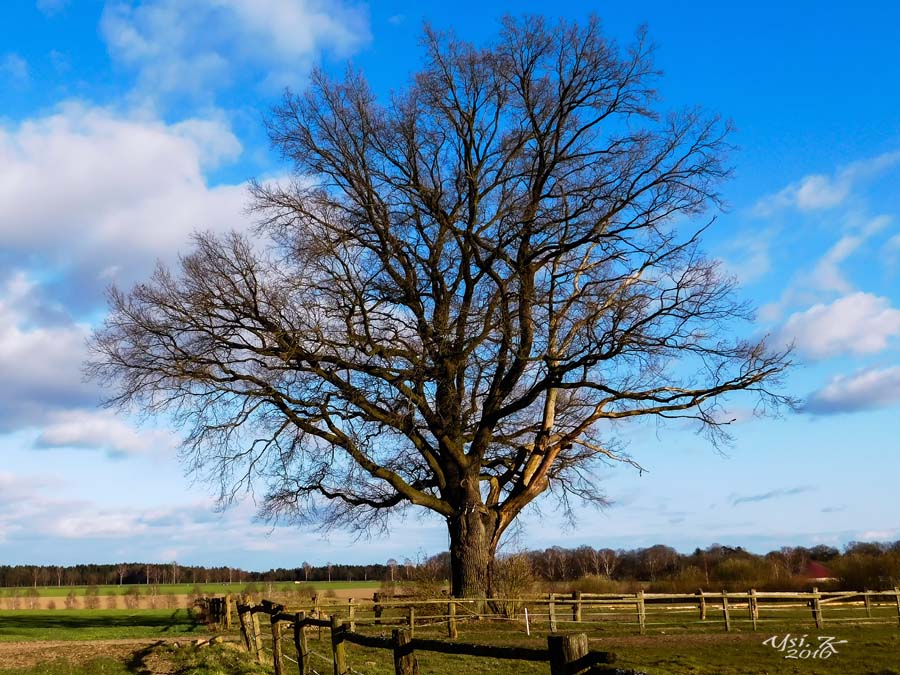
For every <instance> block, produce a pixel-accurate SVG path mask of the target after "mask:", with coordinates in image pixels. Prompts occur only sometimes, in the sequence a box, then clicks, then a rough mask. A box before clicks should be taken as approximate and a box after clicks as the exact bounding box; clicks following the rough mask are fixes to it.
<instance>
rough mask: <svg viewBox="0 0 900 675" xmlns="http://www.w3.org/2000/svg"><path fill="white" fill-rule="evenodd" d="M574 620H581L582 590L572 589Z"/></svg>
mask: <svg viewBox="0 0 900 675" xmlns="http://www.w3.org/2000/svg"><path fill="white" fill-rule="evenodd" d="M572 600H574V601H575V603H574V604H573V605H572V621H581V591H572Z"/></svg>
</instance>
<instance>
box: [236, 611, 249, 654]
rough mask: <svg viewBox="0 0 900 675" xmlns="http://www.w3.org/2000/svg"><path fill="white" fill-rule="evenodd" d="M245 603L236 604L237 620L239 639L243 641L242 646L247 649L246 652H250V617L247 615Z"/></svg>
mask: <svg viewBox="0 0 900 675" xmlns="http://www.w3.org/2000/svg"><path fill="white" fill-rule="evenodd" d="M247 609H248V608H247V605H238V606H237V611H238V622H239V623H240V625H241V639H242V640H243V642H244V647H245V648H246V649H247V652H248V653H249V652H250V626H249V622H250V619H249V617H248V616H247Z"/></svg>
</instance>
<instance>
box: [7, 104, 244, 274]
mask: <svg viewBox="0 0 900 675" xmlns="http://www.w3.org/2000/svg"><path fill="white" fill-rule="evenodd" d="M239 152H240V143H239V142H238V141H237V139H236V138H235V137H234V135H233V134H232V133H231V131H230V130H229V129H228V128H227V126H225V125H224V124H223V123H221V122H218V121H210V120H199V119H189V120H185V121H182V122H180V123H178V124H174V125H166V124H164V123H162V122H159V121H158V120H154V119H145V118H143V117H140V116H128V115H117V114H115V113H114V112H112V111H110V110H107V109H104V108H96V107H88V106H85V105H82V104H79V103H67V104H64V105H62V106H60V107H59V109H58V110H57V111H56V112H54V113H53V114H50V115H47V116H45V117H41V118H37V119H33V120H29V121H26V122H23V123H21V124H20V125H18V126H17V127H13V128H11V129H0V247H2V248H3V249H6V250H8V251H12V252H16V253H19V254H21V255H29V254H33V253H38V254H39V255H40V256H41V258H42V259H43V260H44V261H45V263H47V264H51V265H53V264H60V265H64V266H66V267H67V268H69V272H70V273H74V274H78V273H79V270H81V273H82V274H83V275H86V276H90V277H92V278H93V279H94V281H95V282H96V283H97V286H98V287H99V286H103V285H105V284H106V283H107V281H108V279H107V278H104V279H100V278H99V277H101V276H103V275H102V273H103V272H104V271H107V272H108V271H109V270H110V269H112V268H113V267H118V268H119V269H120V270H124V271H125V272H126V276H125V278H124V279H123V278H122V276H119V277H118V280H119V281H123V282H125V283H129V282H131V281H133V280H135V279H138V278H141V277H143V276H145V275H146V274H147V272H148V271H149V269H150V267H151V265H152V262H153V260H154V258H157V257H158V258H162V259H164V260H171V259H172V258H173V257H174V254H175V252H177V251H178V250H180V249H183V248H184V247H185V245H186V244H187V241H188V235H189V234H190V233H191V232H192V231H195V230H207V229H208V230H215V231H224V230H228V229H232V228H241V227H245V226H246V225H247V223H248V219H247V216H246V215H245V213H244V208H245V205H246V199H247V195H246V190H245V186H243V185H221V186H216V187H210V186H209V185H207V183H206V180H205V178H204V176H203V169H204V168H205V167H206V166H210V165H217V164H219V163H221V162H222V161H225V160H228V159H233V158H235V157H236V156H237V154H238V153H239ZM73 268H74V269H73Z"/></svg>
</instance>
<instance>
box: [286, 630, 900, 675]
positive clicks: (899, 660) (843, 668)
mask: <svg viewBox="0 0 900 675" xmlns="http://www.w3.org/2000/svg"><path fill="white" fill-rule="evenodd" d="M314 634H315V633H314V632H313V633H312V634H311V635H314ZM785 634H786V631H781V632H778V633H769V632H762V631H761V632H757V633H752V632H747V633H706V634H701V633H690V634H681V635H668V634H667V635H646V636H611V637H604V638H593V639H591V640H590V646H591V649H594V650H602V651H612V652H614V653H615V654H616V655H617V657H618V661H617V663H616V666H617V667H620V668H629V669H635V670H639V671H644V672H647V673H649V674H650V675H763V674H769V675H772V674H779V675H780V674H781V673H791V674H795V673H796V674H803V675H875V674H877V675H900V629H898V628H897V627H896V626H887V625H885V626H853V627H849V626H845V627H839V628H833V629H832V628H828V629H823V630H821V631H815V630H811V631H802V632H794V633H792V636H794V637H798V638H799V637H800V636H805V641H806V642H807V643H810V642H811V643H813V644H816V645H818V644H821V641H819V640H818V638H819V637H820V636H821V637H832V638H834V640H835V642H838V641H841V640H846V642H845V643H840V644H836V647H835V649H836V652H834V653H832V654H831V655H830V656H829V658H827V659H823V658H811V657H807V658H804V659H800V658H798V659H787V658H785V656H786V655H787V652H786V651H785V652H782V651H780V650H779V649H776V648H773V647H772V646H770V645H766V644H764V641H765V640H766V639H767V638H769V637H771V636H772V635H778V636H779V637H784V636H785ZM416 635H417V636H418V637H435V638H442V639H443V638H444V633H443V630H442V629H436V628H435V629H427V628H426V629H421V630H420V629H417V631H416ZM460 640H461V641H466V642H477V643H484V644H495V645H496V644H503V645H520V646H532V647H546V644H547V642H546V634H544V633H541V634H536V635H533V636H532V637H531V638H527V637H525V636H524V635H523V634H522V633H521V630H520V628H513V627H511V626H509V625H504V624H486V625H483V626H480V627H478V626H476V625H474V624H468V625H465V626H461V628H460ZM328 646H329V645H328V642H327V632H326V633H325V638H324V639H323V640H322V641H321V642H319V641H318V640H316V639H314V638H313V639H311V640H310V648H311V649H312V650H313V651H314V652H317V653H319V654H321V655H328V654H329V649H328ZM286 653H287V654H290V655H292V656H295V655H294V654H293V653H292V652H291V651H286ZM416 656H417V659H418V661H419V666H420V668H421V672H422V674H423V675H427V674H434V675H438V674H439V673H448V674H455V673H459V674H460V675H462V674H463V673H465V674H466V675H469V674H470V673H471V674H472V675H546V673H547V672H549V666H548V665H547V664H546V663H529V662H526V661H511V660H509V661H508V660H497V659H484V658H475V657H460V656H450V655H443V654H435V653H428V652H417V653H416ZM347 658H348V662H349V663H350V665H351V667H352V668H353V670H354V671H356V672H359V673H363V674H364V675H393V672H394V670H393V662H392V659H391V653H390V652H389V651H388V650H379V649H367V648H364V647H359V646H357V645H348V646H347ZM313 663H314V667H315V669H316V670H318V671H319V672H327V671H328V663H327V662H326V660H325V659H322V658H320V657H318V656H314V660H313Z"/></svg>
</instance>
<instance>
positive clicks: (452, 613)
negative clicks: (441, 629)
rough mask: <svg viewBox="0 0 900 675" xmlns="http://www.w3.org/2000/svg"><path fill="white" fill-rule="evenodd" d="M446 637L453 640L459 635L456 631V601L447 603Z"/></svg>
mask: <svg viewBox="0 0 900 675" xmlns="http://www.w3.org/2000/svg"><path fill="white" fill-rule="evenodd" d="M447 637H449V638H450V639H451V640H455V639H456V638H458V637H459V633H458V632H457V631H456V603H455V602H448V603H447Z"/></svg>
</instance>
